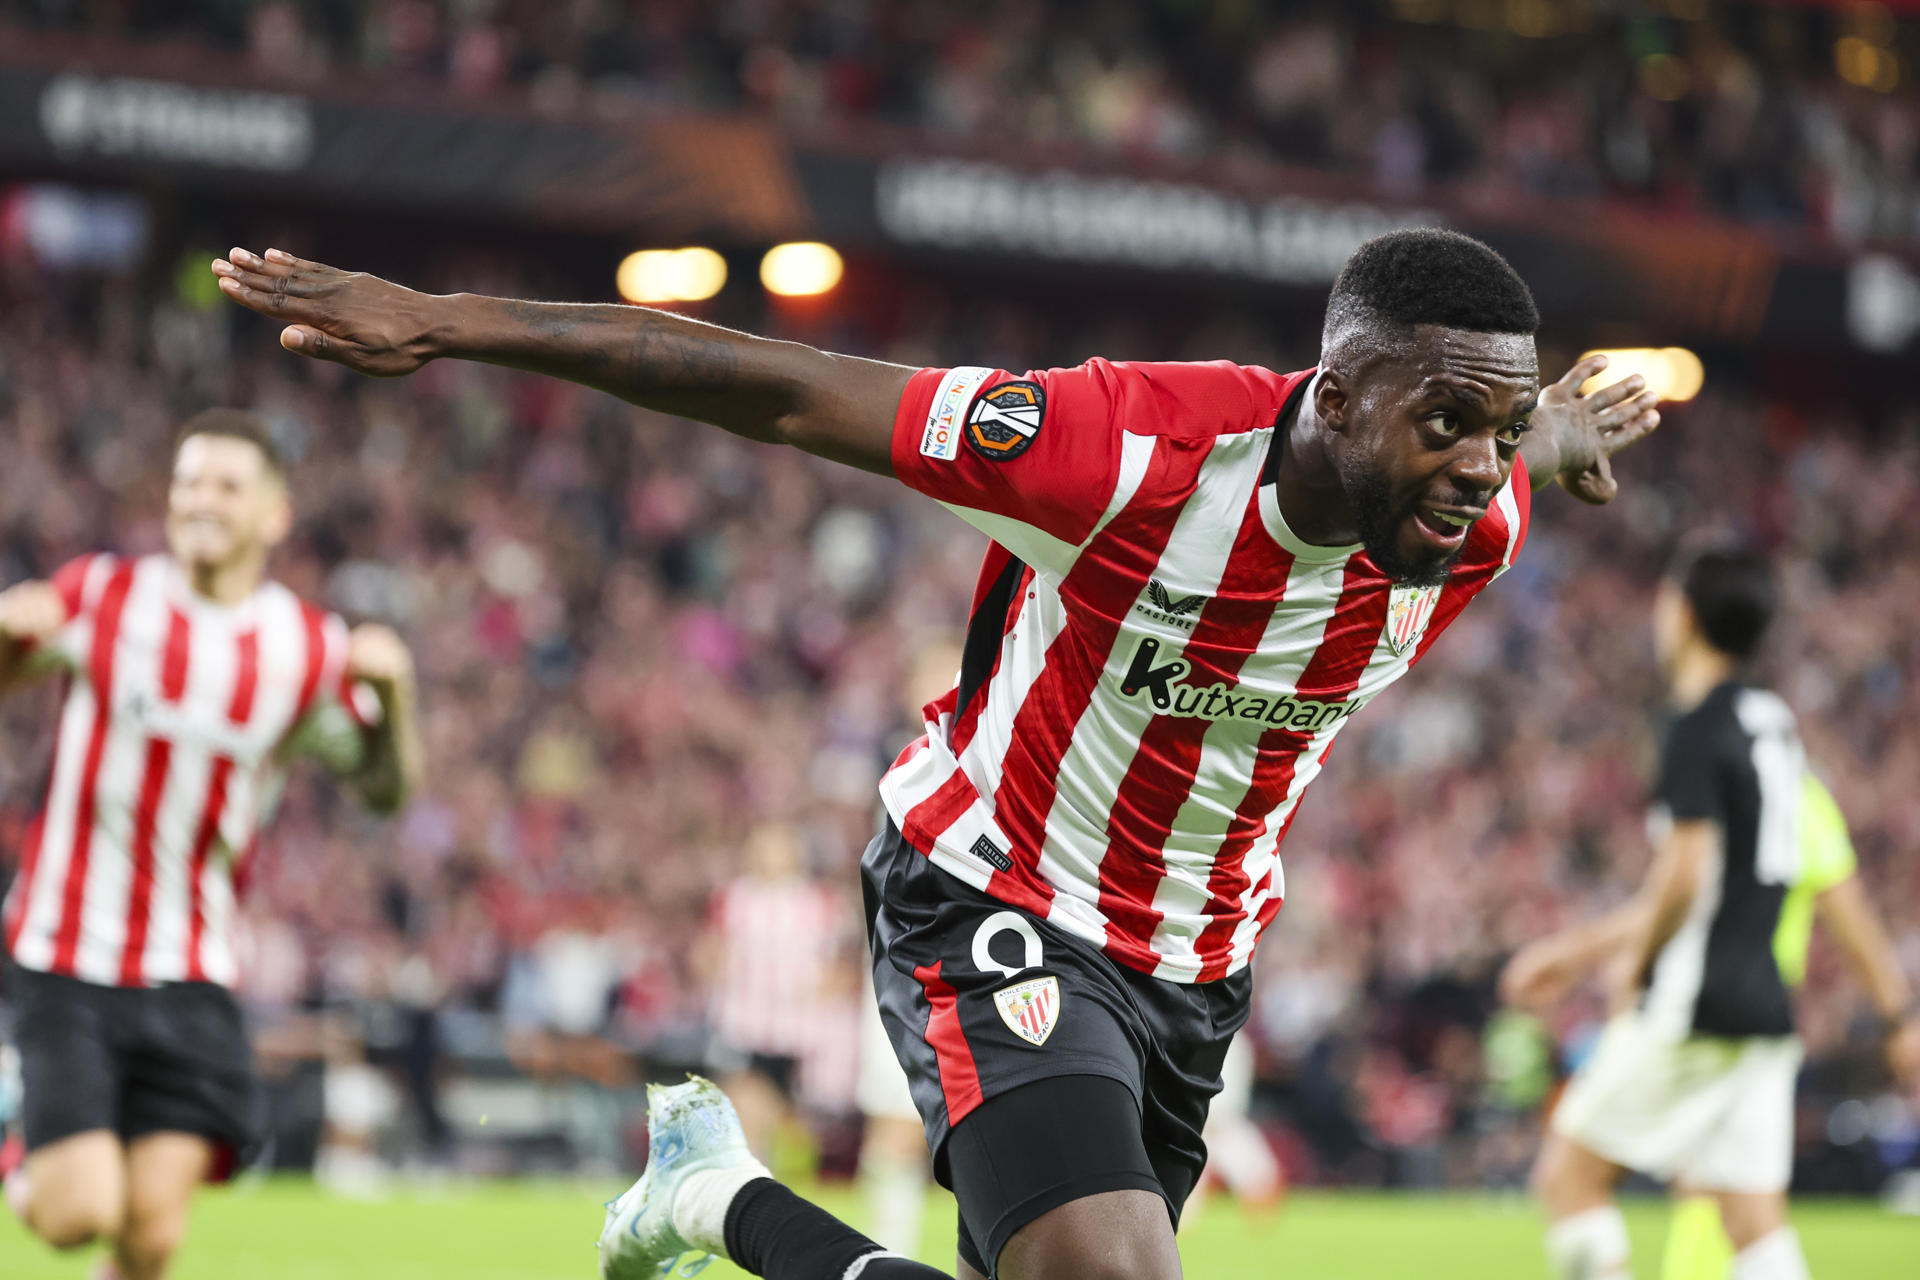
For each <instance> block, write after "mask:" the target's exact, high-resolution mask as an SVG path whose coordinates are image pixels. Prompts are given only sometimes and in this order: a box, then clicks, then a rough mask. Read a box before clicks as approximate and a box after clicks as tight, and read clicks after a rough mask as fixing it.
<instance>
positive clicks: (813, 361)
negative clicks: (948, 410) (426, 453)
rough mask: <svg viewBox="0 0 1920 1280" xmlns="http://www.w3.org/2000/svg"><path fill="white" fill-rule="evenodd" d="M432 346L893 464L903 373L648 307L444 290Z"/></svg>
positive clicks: (862, 463) (882, 466)
mask: <svg viewBox="0 0 1920 1280" xmlns="http://www.w3.org/2000/svg"><path fill="white" fill-rule="evenodd" d="M442 302H443V304H444V306H445V307H446V308H447V310H446V312H445V313H444V314H445V315H446V316H447V319H446V321H445V322H444V323H443V324H440V325H438V326H437V327H436V332H438V333H440V334H442V335H444V336H442V337H441V338H440V339H439V345H438V348H437V349H436V350H435V351H434V352H433V355H435V356H454V357H456V358H464V359H469V360H484V361H487V362H488V363H491V364H500V365H507V366H509V367H511V368H515V369H524V370H527V371H528V372H530V373H542V374H547V375H550V376H552V377H556V378H566V379H568V380H569V381H572V382H578V383H581V384H582V385H584V386H589V387H593V388H596V389H597V390H600V391H605V392H608V393H610V394H612V395H616V396H619V397H620V398H621V399H623V400H627V401H630V402H631V403H633V404H637V405H640V406H641V407H643V408H647V409H653V410H656V411H658V412H661V413H671V414H677V415H679V416H681V417H685V418H694V419H697V420H698V421H701V422H710V423H713V424H714V425H715V426H718V427H722V428H724V429H725V430H727V431H731V432H733V433H734V434H735V435H741V436H745V437H747V438H748V439H750V440H762V441H767V442H770V443H781V444H790V445H794V446H796V447H798V448H801V449H805V450H807V451H808V452H810V453H817V454H820V455H822V456H823V457H828V458H832V459H834V460H836V461H840V462H846V463H849V464H851V465H853V466H856V467H860V468H862V469H864V470H868V471H877V472H880V473H882V474H888V473H890V472H891V470H892V461H891V453H890V450H891V441H892V435H893V417H894V408H895V406H897V405H898V404H899V402H900V394H901V391H902V390H903V389H904V388H905V386H906V383H907V378H908V376H909V375H911V373H912V372H913V371H912V370H911V369H904V368H901V367H899V366H897V365H887V364H880V363H877V362H875V361H871V360H857V359H852V358H850V357H846V356H833V355H828V354H827V353H825V352H822V351H816V350H814V349H813V348H811V347H805V346H801V345H800V344H798V343H793V342H778V341H774V340H772V339H768V338H758V337H755V336H753V335H752V334H747V333H737V332H735V331H733V330H731V329H723V328H721V327H720V326H718V325H711V324H703V323H701V322H700V321H698V320H690V319H688V318H687V317H685V316H678V315H674V314H673V313H671V312H667V311H656V310H653V309H651V308H647V307H627V306H610V305H603V304H579V303H551V302H521V301H515V300H510V299H503V298H486V297H479V296H476V295H472V294H459V295H456V296H454V297H451V298H447V299H444V300H442Z"/></svg>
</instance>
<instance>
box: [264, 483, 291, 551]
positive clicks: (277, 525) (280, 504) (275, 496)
mask: <svg viewBox="0 0 1920 1280" xmlns="http://www.w3.org/2000/svg"><path fill="white" fill-rule="evenodd" d="M262 532H263V534H264V535H265V537H266V542H267V545H268V546H269V547H277V546H279V545H280V544H281V543H282V542H284V541H286V537H287V535H288V534H289V533H292V532H293V499H292V498H291V497H289V496H288V494H287V486H286V484H285V483H284V482H281V481H278V480H276V481H275V482H274V483H273V485H272V487H271V488H270V489H269V490H268V493H267V520H266V527H265V529H264V530H262Z"/></svg>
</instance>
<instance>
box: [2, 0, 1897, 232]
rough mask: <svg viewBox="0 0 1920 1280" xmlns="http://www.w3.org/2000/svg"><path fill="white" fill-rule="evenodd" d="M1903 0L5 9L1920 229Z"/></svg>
mask: <svg viewBox="0 0 1920 1280" xmlns="http://www.w3.org/2000/svg"><path fill="white" fill-rule="evenodd" d="M1892 8H1893V6H1884V7H1883V6H1872V5H1861V6H1831V7H1829V6H1812V5H1809V6H1782V5H1770V4H1761V3H1746V2H1741V0H1670V2H1669V3H1666V4H1644V5H1601V4H1592V3H1585V4H1572V3H1567V4H1555V3H1549V2H1548V0H1515V2H1513V3H1506V4H1501V5H1486V4H1482V3H1477V2H1472V0H1375V3H1372V4H1360V3H1331V2H1330V0H1319V2H1317V3H1311V4H1291V5H1284V6H1271V5H1256V4H1240V5H1204V4H1194V3H1192V0H1099V2H1097V3H1067V2H1066V0H989V2H988V3H986V4H985V5H978V4H976V5H951V4H939V3H933V2H931V0H916V2H914V3H906V4H899V3H892V4H888V3H852V4H834V5H822V4H818V3H808V2H805V0H719V2H717V3H690V2H677V3H662V2H661V0H604V2H602V3H582V4H569V5H553V4H545V3H539V2H538V0H477V2H476V0H462V2H460V3H454V2H453V0H400V2H398V3H387V2H381V3H375V0H321V2H318V3H296V2H295V0H267V2H266V3H261V4H250V5H232V4H202V5H182V4H176V3H163V2H161V0H130V2H127V3H120V4H115V5H87V4H74V3H61V2H58V0H0V33H4V31H5V29H6V26H5V24H9V23H10V24H13V25H15V26H17V27H19V28H25V29H33V28H44V27H53V28H66V29H81V30H84V31H86V32H89V33H91V34H93V35H95V36H98V37H100V38H104V39H113V38H122V39H132V40H138V41H150V40H169V41H174V42H176V43H178V42H179V41H180V40H181V39H182V38H185V39H187V40H192V41H197V42H200V43H202V44H205V45H207V46H211V47H212V48H213V49H217V50H220V51H222V52H223V53H225V54H227V55H231V54H233V53H240V54H242V55H243V57H244V62H245V64H246V65H247V66H248V67H249V69H250V70H251V71H253V72H254V73H256V74H258V75H259V76H262V77H264V78H267V79H270V80H271V81H273V82H274V83H276V84H293V85H301V84H307V85H313V86H315V87H319V86H320V85H321V84H322V83H323V82H329V81H330V82H334V83H336V84H337V83H338V82H339V80H340V78H341V77H342V76H343V75H351V74H353V73H356V72H357V73H358V74H359V75H361V76H362V77H364V78H365V79H366V80H367V81H368V82H369V83H370V84H371V83H375V82H377V83H378V85H379V86H381V87H382V88H383V89H385V90H387V91H394V90H400V91H404V90H406V89H410V88H411V89H430V90H434V91H437V92H445V93H448V94H450V95H451V96H452V97H453V98H454V99H455V100H456V101H468V102H478V101H482V100H485V101H489V102H491V101H496V100H499V99H501V98H503V97H512V98H517V99H519V100H521V101H524V102H526V103H527V104H529V105H531V106H532V107H533V108H534V109H536V110H538V111H541V112H543V113H546V114H551V115H566V114H577V113H583V112H585V111H586V110H587V109H588V108H589V107H591V108H592V110H593V112H594V113H596V114H600V115H605V114H607V113H609V112H619V111H622V110H627V111H632V110H646V109H653V108H658V107H661V106H679V107H689V108H696V109H702V110H721V111H748V112H754V113H758V114H762V115H765V116H768V117H771V118H773V119H775V120H777V121H779V122H781V123H783V124H786V125H789V126H792V127H795V128H799V129H805V130H817V129H820V128H823V127H825V128H830V129H831V128H839V129H842V130H849V131H854V130H866V129H870V128H871V127H873V126H885V127H906V128H910V129H914V130H918V131H921V132H922V133H925V134H930V135H933V136H934V137H936V138H937V139H939V140H941V141H942V143H943V144H945V145H948V146H953V147H958V148H963V149H981V150H984V149H987V148H1006V147H1020V148H1028V149H1034V148H1038V149H1042V150H1048V151H1051V150H1057V149H1058V148H1061V147H1063V146H1076V147H1080V148H1083V149H1087V150H1091V151H1093V152H1096V153H1107V154H1112V155H1119V156H1125V157H1127V158H1128V159H1130V160H1134V161H1146V162H1153V161H1159V162H1161V163H1164V164H1166V165H1169V166H1174V167H1178V166H1182V165H1191V164H1193V163H1195V162H1199V161H1205V162H1208V163H1209V164H1214V165H1219V164H1225V165H1227V166H1228V167H1229V169H1231V168H1233V167H1237V166H1241V165H1244V164H1245V163H1246V162H1250V161H1252V162H1263V161H1264V162H1275V161H1277V162H1280V163H1283V164H1288V165H1297V166H1307V167H1312V168H1317V169H1326V170H1333V171H1336V172H1339V173H1344V174H1348V175H1352V176H1354V177H1357V178H1360V179H1364V180H1367V181H1370V182H1372V183H1374V184H1375V185H1377V186H1378V187H1379V188H1380V189H1381V190H1382V191H1383V192H1384V193H1385V194H1389V195H1393V196H1399V197H1402V198H1409V197H1413V196H1416V195H1418V194H1419V193H1420V192H1422V191H1423V190H1426V189H1429V188H1431V187H1434V186H1442V185H1457V186H1459V187H1461V188H1462V189H1463V190H1466V191H1469V192H1470V193H1471V195H1472V197H1473V198H1474V199H1475V200H1477V201H1479V202H1482V203H1484V204H1486V205H1488V206H1491V205H1494V204H1511V203H1513V202H1514V201H1516V200H1526V199H1529V198H1537V197H1549V198H1551V197H1577V198H1594V197H1601V198H1607V199H1613V200H1623V201H1629V202H1634V203H1639V204H1643V205H1647V206H1651V207H1654V208H1657V209H1660V210H1663V211H1666V212H1670V213H1671V212H1684V211H1688V210H1705V211H1712V212H1715V213H1719V214H1722V215H1728V216H1731V217H1734V218H1737V219H1740V220H1743V221H1749V222H1754V223H1759V224H1763V225H1768V226H1797V227H1806V228H1810V229H1812V230H1813V231H1815V232H1817V233H1820V234H1823V235H1827V236H1832V237H1835V238H1838V239H1841V240H1844V241H1858V240H1866V239H1876V238H1880V239H1913V238H1915V237H1917V236H1920V183H1916V160H1917V159H1920V103H1917V102H1916V98H1915V94H1914V85H1915V83H1916V79H1915V77H1914V76H1913V74H1912V70H1911V69H1912V67H1913V65H1914V62H1915V59H1916V57H1917V56H1920V36H1917V35H1916V28H1915V27H1914V25H1913V24H1912V23H1911V22H1910V21H1903V20H1901V19H1898V18H1896V16H1895V15H1894V14H1893V13H1892V12H1891V10H1892Z"/></svg>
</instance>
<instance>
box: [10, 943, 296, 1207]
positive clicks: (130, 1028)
mask: <svg viewBox="0 0 1920 1280" xmlns="http://www.w3.org/2000/svg"><path fill="white" fill-rule="evenodd" d="M7 998H8V1000H9V1001H10V1002H11V1003H12V1005H13V1007H14V1013H15V1017H14V1029H13V1035H14V1042H15V1044H16V1046H17V1047H18V1049H19V1051H20V1067H21V1075H22V1078H23V1081H24V1084H25V1086H26V1096H25V1097H24V1098H23V1099H22V1106H21V1119H22V1122H23V1124H22V1127H23V1128H24V1130H25V1138H26V1144H27V1150H29V1151H32V1150H35V1149H37V1148H40V1147H44V1146H46V1145H48V1144H49V1143H53V1142H58V1141H59V1140H60V1139H62V1138H70V1137H72V1136H73V1135H74V1134H76V1133H86V1132H88V1131H90V1130H94V1129H108V1130H111V1131H113V1132H114V1133H117V1134H119V1135H120V1137H121V1138H122V1139H123V1140H131V1139H133V1138H138V1137H141V1136H142V1135H144V1134H149V1133H161V1132H167V1133H191V1134H198V1135H200V1136H201V1137H204V1138H207V1139H209V1140H210V1141H212V1142H213V1143H214V1145H215V1146H216V1147H217V1148H218V1149H219V1153H220V1160H219V1166H218V1170H217V1171H219V1172H224V1171H227V1170H230V1169H231V1168H232V1167H233V1166H234V1165H235V1164H236V1163H241V1162H244V1161H245V1160H247V1159H248V1158H249V1157H250V1156H251V1154H252V1151H253V1148H254V1146H255V1144H256V1141H257V1135H258V1133H259V1131H260V1129H259V1123H258V1098H259V1093H258V1090H257V1088H256V1084H255V1077H254V1073H253V1052H252V1050H251V1048H250V1047H249V1046H248V1044H247V1035H246V1028H245V1026H244V1025H243V1023H242V1021H241V1015H240V1006H239V1005H238V1004H236V1003H235V1001H234V998H233V996H232V994H231V993H230V992H228V991H227V990H226V988H224V987H221V986H217V985H215V984H213V983H210V982H175V983H168V984H166V985H164V986H159V987H106V986H100V985H97V984H95V983H91V982H81V981H79V980H78V979H75V978H65V977H61V976H59V975H58V974H50V973H38V972H35V971H33V970H30V969H22V968H20V967H19V966H18V965H12V966H9V967H8V969H7Z"/></svg>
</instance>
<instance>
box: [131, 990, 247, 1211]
mask: <svg viewBox="0 0 1920 1280" xmlns="http://www.w3.org/2000/svg"><path fill="white" fill-rule="evenodd" d="M140 994H142V995H144V996H151V997H153V998H152V999H151V1000H143V1001H142V1002H141V1004H140V1006H139V1009H138V1015H137V1016H138V1019H139V1025H138V1027H137V1028H131V1029H129V1030H127V1031H125V1032H123V1039H125V1041H126V1042H127V1043H128V1045H129V1046H130V1049H129V1051H128V1053H127V1055H126V1079H125V1086H124V1089H123V1092H122V1095H121V1117H120V1132H121V1134H122V1135H123V1136H124V1137H125V1139H126V1141H127V1145H128V1147H129V1149H131V1148H132V1147H133V1146H135V1145H136V1144H138V1143H140V1142H141V1141H142V1140H143V1139H146V1138H148V1137H151V1136H161V1135H167V1136H171V1137H175V1138H181V1137H188V1138H198V1139H204V1140H205V1142H206V1144H207V1147H208V1149H209V1150H210V1151H211V1152H212V1153H213V1156H214V1159H213V1162H212V1163H211V1164H209V1166H208V1167H207V1168H206V1169H205V1170H204V1171H203V1176H216V1177H222V1176H225V1175H226V1174H228V1173H231V1172H232V1170H233V1169H234V1168H235V1167H236V1165H237V1164H238V1163H240V1162H241V1161H243V1160H244V1159H245V1158H246V1156H247V1154H248V1152H249V1151H250V1150H251V1148H252V1147H253V1145H254V1143H255V1141H256V1138H257V1131H258V1120H259V1117H258V1109H259V1094H258V1090H257V1084H256V1080H255V1076H254V1071H253V1050H252V1046H251V1045H250V1044H249V1043H248V1041H247V1035H246V1028H245V1025H244V1023H243V1022H242V1019H241V1015H240V1010H239V1006H238V1005H236V1004H235V1003H234V1000H233V997H232V995H231V994H230V993H228V992H227V991H225V990H223V989H221V988H219V987H216V986H213V985H212V984H210V983H177V984H174V985H171V986H168V987H162V988H159V989H156V990H154V991H151V992H142V993H140ZM170 1145H171V1144H167V1143H163V1144H161V1145H160V1146H158V1147H156V1148H155V1150H156V1151H162V1152H164V1151H166V1150H167V1149H168V1148H169V1146H170ZM155 1160H156V1162H157V1167H160V1168H162V1169H164V1168H166V1167H171V1165H172V1164H173V1163H174V1161H173V1160H170V1159H168V1158H167V1157H165V1156H156V1157H155ZM158 1176H164V1174H162V1175H158Z"/></svg>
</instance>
